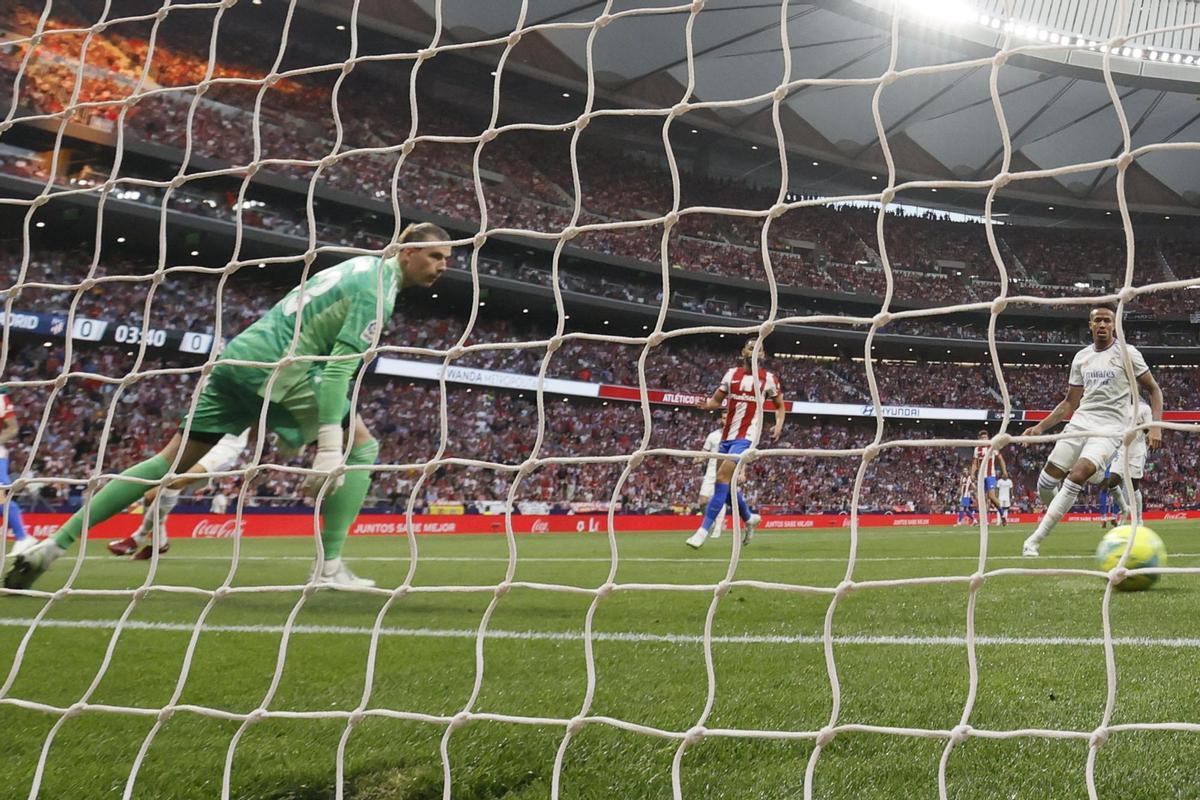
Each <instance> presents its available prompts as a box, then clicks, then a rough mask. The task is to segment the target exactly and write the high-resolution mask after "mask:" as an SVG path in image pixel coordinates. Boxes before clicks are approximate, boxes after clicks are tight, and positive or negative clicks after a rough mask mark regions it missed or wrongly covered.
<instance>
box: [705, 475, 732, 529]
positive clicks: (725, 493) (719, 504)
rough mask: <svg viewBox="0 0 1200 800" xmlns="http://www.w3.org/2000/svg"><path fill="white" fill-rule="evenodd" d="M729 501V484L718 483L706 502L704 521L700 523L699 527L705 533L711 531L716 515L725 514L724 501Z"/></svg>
mask: <svg viewBox="0 0 1200 800" xmlns="http://www.w3.org/2000/svg"><path fill="white" fill-rule="evenodd" d="M728 499H729V484H728V483H718V484H717V486H716V488H715V489H714V490H713V496H712V497H711V498H710V499H709V501H708V508H706V509H705V510H704V520H703V521H702V522H701V523H700V527H701V528H703V529H704V530H706V531H711V530H712V526H713V523H714V522H716V520H717V515H718V514H724V513H725V501H726V500H728Z"/></svg>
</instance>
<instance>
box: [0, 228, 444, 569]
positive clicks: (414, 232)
mask: <svg viewBox="0 0 1200 800" xmlns="http://www.w3.org/2000/svg"><path fill="white" fill-rule="evenodd" d="M449 239H450V236H449V234H447V233H446V232H445V231H444V230H442V229H441V228H439V227H438V226H436V225H432V224H429V223H421V224H416V225H410V226H409V227H408V228H406V229H405V230H404V232H403V233H402V234H401V235H400V239H399V241H400V242H401V243H414V244H415V243H420V242H430V243H443V242H446V241H448V240H449ZM449 259H450V247H449V246H448V245H446V244H431V245H430V246H428V247H419V246H418V247H406V248H403V249H402V250H400V252H399V253H398V254H397V255H395V256H393V257H391V258H387V259H384V258H380V257H377V256H359V257H357V258H352V259H350V260H349V261H344V262H342V263H341V264H338V265H337V266H335V267H330V268H329V269H327V270H325V271H323V272H320V273H317V274H316V275H314V276H313V277H312V278H310V279H309V280H308V282H307V283H305V284H304V285H303V287H297V288H296V289H293V290H292V291H291V292H290V293H289V294H288V295H287V296H286V297H284V298H283V299H282V300H280V301H279V302H278V303H276V304H275V306H274V307H273V308H271V310H270V311H268V312H267V313H266V315H265V316H263V317H262V318H261V319H259V320H258V321H257V322H255V323H254V324H253V325H251V326H250V327H249V328H247V329H246V330H245V331H243V332H242V333H241V334H239V335H238V336H236V337H235V338H234V339H233V341H231V342H230V343H229V344H228V345H227V346H226V347H225V350H224V351H223V352H222V353H221V355H220V357H219V358H218V359H217V362H216V364H215V365H214V366H213V370H212V373H211V374H210V376H209V378H208V381H207V382H206V383H205V384H204V388H203V389H202V390H201V393H200V397H199V399H198V401H197V404H196V410H195V412H194V413H193V414H192V416H191V419H190V429H189V434H188V437H187V440H186V442H185V441H184V439H183V426H181V427H180V431H179V432H178V433H176V434H175V436H174V437H173V438H172V439H171V441H170V442H168V443H167V446H166V447H164V448H163V449H162V450H161V451H159V452H158V454H157V455H155V456H154V457H153V458H150V459H147V460H146V461H143V462H142V463H140V464H137V465H136V466H133V467H130V468H129V469H127V470H125V471H124V472H123V473H121V475H122V476H128V477H131V478H140V479H142V480H143V481H157V480H161V479H162V478H163V477H165V476H166V474H167V472H168V470H169V469H170V468H171V465H172V463H173V462H175V459H176V457H177V456H178V458H179V460H178V463H177V464H176V465H175V471H176V472H177V473H183V472H186V471H187V470H188V469H189V468H190V467H191V466H192V465H193V464H195V463H196V462H197V461H198V460H199V459H200V458H201V457H202V456H204V454H205V453H207V452H208V451H209V449H210V448H212V447H213V445H215V444H216V443H217V442H218V441H220V440H221V438H222V437H223V436H225V434H227V433H233V434H237V433H240V432H241V431H243V430H245V429H246V428H248V427H250V426H251V425H253V424H254V423H256V422H258V420H259V416H260V414H261V412H262V406H263V403H264V402H265V403H266V404H267V417H266V424H267V427H268V428H269V429H270V430H272V431H274V432H275V433H276V434H277V435H278V436H279V438H280V440H281V443H283V444H285V445H287V446H289V447H292V448H295V449H299V448H302V447H303V446H304V445H306V444H308V443H310V442H314V441H315V442H316V443H317V453H316V457H315V458H314V459H313V463H312V469H313V470H314V471H315V473H316V474H314V475H310V476H308V478H307V479H306V481H305V492H306V493H307V494H310V495H314V496H315V495H316V494H317V492H318V491H319V490H320V489H321V487H322V486H323V485H324V484H325V483H326V481H329V482H330V485H329V487H328V488H327V489H326V493H325V495H324V500H323V502H322V504H321V511H322V515H323V520H322V526H321V542H322V545H323V549H324V559H323V560H320V559H319V560H318V563H320V564H321V569H320V572H319V574H314V575H313V580H314V581H316V582H317V583H320V584H325V585H331V586H335V587H369V586H374V585H375V584H374V582H373V581H369V580H366V579H363V578H358V577H356V576H355V575H354V574H353V573H352V572H350V570H349V569H348V568H347V567H346V566H345V565H344V564H343V563H342V545H343V544H344V543H345V541H346V535H347V534H348V533H349V531H350V525H351V524H352V523H353V522H354V518H355V517H356V516H358V512H359V510H360V509H361V508H362V504H363V501H364V500H365V499H366V496H367V489H368V487H369V486H370V483H371V473H370V471H368V470H353V471H348V472H346V473H345V475H344V476H338V478H337V479H333V478H330V476H329V473H330V472H331V471H333V470H334V469H336V468H337V467H339V466H341V464H342V463H343V462H342V453H343V451H344V449H345V446H346V438H345V437H346V436H347V435H349V437H350V452H349V454H348V455H347V457H346V460H345V463H346V465H347V466H356V465H366V464H374V463H375V460H376V458H377V457H378V455H379V443H378V442H377V441H376V440H375V438H374V437H372V436H371V433H370V431H368V430H367V427H366V425H364V424H363V421H362V418H361V417H357V416H356V417H355V423H354V428H353V429H352V430H347V427H348V422H349V415H350V400H349V396H348V395H349V392H350V383H351V380H352V379H353V377H354V374H355V372H356V371H357V370H358V368H359V367H360V366H361V365H362V361H363V359H362V353H363V352H364V351H365V350H367V349H368V348H369V347H371V346H372V344H373V343H374V341H375V339H376V337H377V331H378V330H380V329H381V328H382V323H383V321H385V320H386V319H387V318H388V317H389V316H391V313H392V310H393V308H394V307H395V304H396V295H397V294H398V293H399V292H400V290H401V289H403V288H405V287H411V286H425V287H427V286H431V285H433V283H434V282H435V281H437V279H438V278H440V277H441V275H442V273H443V272H445V270H446V267H447V265H448V263H449ZM381 292H382V297H381V296H380V293H381ZM297 315H299V316H300V322H299V329H298V330H297V325H296V317H297ZM293 338H295V340H296V348H295V351H294V353H293V355H294V356H346V357H347V358H344V359H342V360H336V361H333V360H331V361H310V360H306V359H302V358H301V359H298V360H294V361H293V360H287V361H286V362H284V363H278V364H277V366H275V367H251V366H242V365H238V364H231V363H228V362H230V361H258V362H281V360H283V359H286V358H287V356H288V350H289V348H290V347H291V345H292V340H293ZM354 356H357V358H355V357H354ZM272 375H274V380H272ZM268 392H269V395H268ZM181 449H182V453H180V450H181ZM146 489H147V484H146V483H136V482H130V481H123V480H121V479H120V478H117V479H115V480H113V481H111V482H110V483H108V485H106V486H105V487H104V488H103V489H101V490H100V491H98V492H96V494H95V495H94V496H93V497H92V499H91V501H90V502H89V503H87V504H86V505H85V506H84V507H83V508H81V509H80V510H79V511H78V512H76V513H75V515H74V516H72V517H71V518H70V519H69V520H67V521H66V523H65V524H64V525H63V526H62V528H60V529H59V530H58V532H57V533H55V534H54V536H52V537H51V538H49V539H46V540H44V541H42V542H40V543H39V544H37V545H36V546H34V547H31V548H30V549H29V550H27V551H25V552H24V553H23V554H21V555H20V556H17V558H16V561H15V563H14V564H13V567H12V568H11V569H10V570H9V572H8V574H6V575H5V576H4V586H5V588H8V589H27V588H29V587H30V586H32V585H33V582H34V581H35V580H37V578H38V576H39V575H41V574H42V573H43V572H45V571H46V570H47V569H48V568H49V567H50V565H51V564H52V563H54V561H55V560H56V559H57V558H58V557H59V556H61V555H63V554H64V553H65V552H66V551H67V548H69V547H70V546H71V545H72V544H73V543H74V542H75V541H76V540H77V539H78V538H79V536H80V534H82V532H83V525H84V518H85V516H86V517H87V523H88V525H91V526H95V525H98V524H100V523H101V522H103V521H104V520H106V519H108V518H109V517H112V516H113V515H115V514H117V513H118V512H120V511H121V510H123V509H124V508H125V507H126V506H128V505H129V504H130V503H132V502H133V501H135V500H137V499H138V498H139V497H141V496H142V495H143V494H144V493H145V491H146Z"/></svg>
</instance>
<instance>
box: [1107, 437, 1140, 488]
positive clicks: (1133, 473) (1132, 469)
mask: <svg viewBox="0 0 1200 800" xmlns="http://www.w3.org/2000/svg"><path fill="white" fill-rule="evenodd" d="M1109 470H1110V471H1111V472H1112V474H1114V475H1120V476H1121V477H1125V472H1124V470H1125V445H1121V446H1120V447H1118V448H1117V452H1116V453H1115V454H1114V455H1113V460H1112V464H1111V465H1110V466H1109ZM1145 474H1146V440H1145V439H1144V438H1141V437H1138V439H1137V440H1136V441H1135V442H1134V443H1133V446H1132V447H1130V448H1129V477H1130V478H1131V479H1133V480H1141V479H1142V476H1143V475H1145Z"/></svg>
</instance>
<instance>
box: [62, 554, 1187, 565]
mask: <svg viewBox="0 0 1200 800" xmlns="http://www.w3.org/2000/svg"><path fill="white" fill-rule="evenodd" d="M1169 556H1170V558H1172V559H1176V558H1200V553H1170V554H1169ZM231 558H232V556H184V555H178V556H177V555H170V556H163V558H162V563H166V562H169V561H222V562H225V563H229V560H230V559H231ZM1095 558H1096V557H1095V556H1094V555H1092V554H1090V553H1088V554H1086V555H1049V556H1044V557H1043V558H1042V559H1041V560H1042V561H1067V560H1072V561H1075V560H1078V561H1092V560H1094V559H1095ZM84 560H86V561H109V562H112V563H118V561H119V560H118V559H116V558H113V557H112V556H85V557H84ZM312 560H313V557H312V556H239V557H238V561H306V562H308V561H312ZM346 560H347V561H353V562H356V563H357V562H360V561H363V562H370V561H381V562H390V561H399V562H405V563H407V562H408V560H409V559H408V556H357V557H355V558H347V559H346ZM978 560H979V555H978V554H976V555H967V556H876V557H870V556H859V557H857V558H855V559H854V563H856V564H859V563H886V562H904V561H978ZM987 560H988V561H1029V559H1028V558H1026V557H1025V556H1019V555H1016V556H988V557H987ZM417 561H418V562H421V561H438V562H441V561H447V562H471V563H490V562H495V563H501V564H507V563H508V558H507V557H505V556H418V557H417ZM617 561H618V563H621V564H626V563H634V564H643V563H644V564H728V563H729V559H728V558H706V557H699V556H697V557H687V556H681V557H679V558H668V557H634V556H619V557H618V559H617ZM517 563H518V564H521V563H543V564H555V563H561V564H576V563H578V564H592V563H594V564H611V563H612V559H610V558H604V557H599V556H517ZM738 563H739V564H812V563H833V564H845V563H846V557H845V556H809V557H804V556H797V557H795V558H784V557H768V558H740V559H738ZM1035 563H1037V562H1032V561H1030V564H1035Z"/></svg>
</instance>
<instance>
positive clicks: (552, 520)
mask: <svg viewBox="0 0 1200 800" xmlns="http://www.w3.org/2000/svg"><path fill="white" fill-rule="evenodd" d="M955 519H956V517H955V515H954V514H860V515H859V517H858V524H859V526H860V527H863V528H923V527H931V526H944V525H953V524H954V521H955ZM1099 519H1100V515H1099V514H1085V513H1079V514H1075V513H1072V514H1067V515H1066V516H1065V517H1064V518H1063V521H1064V522H1095V521H1098V520H1099ZM1162 519H1166V520H1184V519H1200V511H1165V512H1164V511H1147V512H1146V520H1147V521H1148V522H1153V521H1155V520H1162ZM66 520H67V515H66V514H26V515H25V525H26V528H27V529H28V530H29V531H30V532H31V533H33V535H34V536H37V537H39V538H44V537H46V536H49V535H50V534H52V533H54V532H55V531H56V530H58V527H59V526H60V525H62V524H63V523H64V522H66ZM1009 520H1010V521H1012V522H1015V523H1032V522H1036V521H1037V515H1036V514H1011V515H1009ZM141 521H142V517H141V516H140V515H136V514H118V515H117V516H115V517H113V518H112V519H110V520H107V521H105V522H103V523H101V524H100V525H97V526H95V527H93V528H92V529H91V531H90V533H89V535H90V536H91V537H93V538H99V539H110V538H119V537H122V536H127V535H128V534H129V533H130V532H131V531H133V530H136V529H137V527H138V525H140V524H141ZM699 522H700V517H699V516H694V515H677V514H654V515H640V514H617V515H615V516H614V517H613V529H614V530H616V531H619V532H622V533H632V532H641V531H692V530H695V529H696V526H697V525H698V524H699ZM509 525H511V526H512V532H513V533H518V534H559V533H590V534H605V533H607V532H608V529H609V528H608V526H609V518H608V515H607V514H514V515H513V516H512V517H511V518H506V517H504V516H502V515H483V514H466V515H451V514H435V515H414V516H413V518H412V528H411V530H412V531H413V532H414V533H417V534H447V533H450V534H469V533H474V534H480V533H491V534H503V533H505V532H506V531H507V530H508V526H509ZM848 527H850V517H849V516H846V515H836V514H817V515H807V516H806V515H771V516H766V517H763V521H762V524H761V525H760V527H759V530H760V531H805V530H812V529H817V528H826V529H828V528H848ZM408 531H409V525H408V521H407V519H406V518H405V516H404V515H403V514H364V515H362V516H360V517H359V518H358V519H356V520H355V521H354V526H353V527H352V528H351V529H350V534H351V535H352V536H402V535H405V534H407V533H408ZM167 533H168V534H169V535H170V536H173V537H176V538H180V539H230V538H233V537H234V536H237V535H238V534H239V533H240V534H241V535H242V536H314V535H315V534H316V528H315V525H314V519H313V516H312V515H311V514H246V515H244V516H243V517H242V518H241V521H240V523H239V521H238V519H237V518H236V517H234V516H233V515H231V514H172V515H171V516H170V517H169V518H168V520H167Z"/></svg>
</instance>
